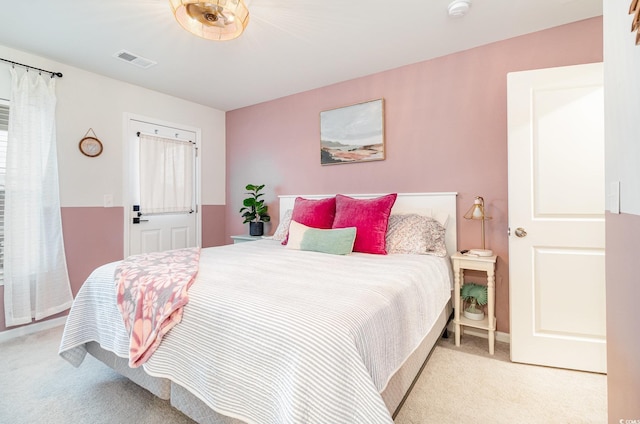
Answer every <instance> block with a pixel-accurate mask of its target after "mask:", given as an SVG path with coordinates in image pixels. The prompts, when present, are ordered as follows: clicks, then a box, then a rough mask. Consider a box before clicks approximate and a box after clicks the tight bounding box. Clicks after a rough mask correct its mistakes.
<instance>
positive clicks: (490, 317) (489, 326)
mask: <svg viewBox="0 0 640 424" xmlns="http://www.w3.org/2000/svg"><path fill="white" fill-rule="evenodd" d="M497 259H498V257H497V256H496V255H493V256H471V255H463V254H461V253H459V252H458V253H455V254H454V255H453V256H451V262H452V263H453V278H454V287H453V292H454V308H455V313H454V318H453V324H454V325H455V331H456V346H460V335H461V333H462V331H463V327H464V326H465V325H466V326H468V327H473V328H479V329H482V330H487V333H488V336H489V354H491V355H493V352H494V346H495V332H496V315H495V314H496V312H495V301H496V260H497ZM465 269H468V270H474V271H484V272H486V273H487V297H488V299H487V314H486V316H485V318H484V319H483V320H482V321H474V320H472V319H468V318H466V317H465V316H464V315H462V314H461V313H460V311H461V310H462V307H463V305H462V301H461V299H460V286H461V284H464V270H465Z"/></svg>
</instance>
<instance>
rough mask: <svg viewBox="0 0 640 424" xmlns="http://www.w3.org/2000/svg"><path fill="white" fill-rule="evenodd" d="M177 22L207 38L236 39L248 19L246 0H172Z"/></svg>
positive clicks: (191, 31)
mask: <svg viewBox="0 0 640 424" xmlns="http://www.w3.org/2000/svg"><path fill="white" fill-rule="evenodd" d="M169 3H171V9H172V10H173V14H174V15H175V17H176V20H177V21H178V23H179V24H180V25H181V26H182V28H184V29H186V30H187V31H189V32H190V33H192V34H195V35H197V36H198V37H202V38H206V39H207V40H216V41H218V40H220V41H222V40H233V39H234V38H237V37H239V36H240V34H242V32H243V31H244V29H245V28H246V27H247V24H248V23H249V10H248V9H247V6H246V5H245V4H244V1H243V0H210V1H199V0H169Z"/></svg>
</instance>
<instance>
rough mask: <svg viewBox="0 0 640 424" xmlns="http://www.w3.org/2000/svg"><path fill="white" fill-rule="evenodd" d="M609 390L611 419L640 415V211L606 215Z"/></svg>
mask: <svg viewBox="0 0 640 424" xmlns="http://www.w3.org/2000/svg"><path fill="white" fill-rule="evenodd" d="M606 238H607V241H606V246H607V255H606V273H607V375H608V378H607V391H608V402H609V404H608V410H609V419H610V422H612V423H613V422H616V423H617V422H619V421H620V422H622V419H625V420H632V419H636V420H638V419H640V401H639V399H640V379H639V378H638V377H639V376H640V361H639V360H638V353H639V352H640V337H639V336H638V327H640V318H638V299H640V282H639V281H638V268H637V264H638V240H640V215H631V214H612V213H607V216H606Z"/></svg>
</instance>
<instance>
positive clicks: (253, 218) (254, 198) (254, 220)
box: [240, 184, 271, 236]
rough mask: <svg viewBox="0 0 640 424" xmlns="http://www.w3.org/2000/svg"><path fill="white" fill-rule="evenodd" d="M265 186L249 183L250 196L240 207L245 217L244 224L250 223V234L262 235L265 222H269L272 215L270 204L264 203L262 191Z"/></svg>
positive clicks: (248, 192)
mask: <svg viewBox="0 0 640 424" xmlns="http://www.w3.org/2000/svg"><path fill="white" fill-rule="evenodd" d="M263 188H264V184H262V185H254V184H247V186H246V187H245V189H246V190H247V193H246V194H248V195H249V197H247V198H246V199H244V200H243V201H242V204H243V205H244V206H243V207H242V208H241V209H240V213H241V214H242V217H243V218H244V221H243V222H242V223H243V224H246V223H247V222H248V223H249V235H252V236H261V235H263V234H264V223H265V222H269V221H270V220H271V217H270V216H269V214H268V213H267V210H268V208H269V207H268V206H267V205H265V204H264V199H261V197H262V196H264V193H261V191H262V189H263Z"/></svg>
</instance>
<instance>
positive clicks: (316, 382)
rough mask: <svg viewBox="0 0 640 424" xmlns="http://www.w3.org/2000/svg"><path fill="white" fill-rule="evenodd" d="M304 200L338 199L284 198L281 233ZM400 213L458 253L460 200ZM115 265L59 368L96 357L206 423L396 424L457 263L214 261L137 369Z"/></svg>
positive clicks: (400, 200) (274, 246)
mask: <svg viewBox="0 0 640 424" xmlns="http://www.w3.org/2000/svg"><path fill="white" fill-rule="evenodd" d="M347 196H348V197H349V198H353V199H377V198H379V197H381V196H382V195H378V194H368V195H347ZM298 197H303V198H305V199H309V201H313V200H316V199H325V198H329V197H331V196H317V195H313V196H281V197H280V205H279V206H280V218H281V222H283V221H284V220H285V218H286V215H287V211H291V210H293V209H294V205H295V202H296V199H297V198H298ZM289 213H290V212H289ZM391 214H392V216H393V215H408V214H411V215H415V214H419V215H428V216H430V217H432V218H433V219H437V220H438V221H439V222H440V223H441V224H442V225H443V226H444V227H445V228H446V232H445V233H444V238H445V240H444V244H445V247H446V251H447V253H449V254H451V253H453V252H455V250H456V194H455V193H418V194H415V193H409V194H398V196H397V199H396V200H395V203H394V204H393V209H392V210H391ZM116 266H117V263H111V264H106V265H104V266H102V267H99V268H98V269H96V270H95V271H94V272H93V273H92V274H91V276H90V277H89V278H88V279H87V281H86V282H85V284H84V285H83V287H82V288H81V290H80V292H79V293H78V295H77V296H76V299H75V301H74V305H73V307H72V309H71V312H70V314H69V317H68V319H67V323H66V325H65V330H64V333H63V338H62V341H61V346H60V355H61V356H62V357H63V358H65V359H66V360H67V361H69V362H70V363H71V364H73V365H75V366H79V365H80V364H81V363H82V361H83V359H84V357H85V355H86V353H89V354H91V355H93V356H94V357H96V358H97V359H99V360H101V361H102V362H104V363H105V364H107V365H108V366H110V367H112V368H113V369H114V370H116V371H117V372H119V373H121V374H122V375H124V376H126V377H128V378H130V379H131V380H132V381H134V382H135V383H137V384H139V385H140V386H142V387H144V388H146V389H147V390H149V391H150V392H152V393H153V394H155V395H156V396H158V397H160V398H163V399H168V400H170V402H171V404H172V405H173V406H174V407H176V408H177V409H178V410H180V411H182V412H183V413H185V414H186V415H187V416H189V417H191V418H192V419H194V420H195V421H196V422H199V423H229V424H230V423H233V424H237V423H260V424H262V423H327V422H331V423H340V422H344V423H355V422H367V423H391V422H392V416H394V413H395V412H397V410H398V409H399V407H400V406H401V404H402V402H403V400H404V399H405V397H406V395H407V393H408V391H409V390H410V387H411V386H412V384H413V382H414V380H415V379H416V378H417V375H418V374H419V371H420V370H421V367H422V366H423V364H424V362H425V361H426V358H427V357H428V355H429V353H430V351H431V350H432V348H433V346H434V345H435V343H436V341H437V339H438V338H439V337H440V335H441V334H442V332H443V331H444V329H445V327H446V324H447V320H448V318H449V316H450V314H451V289H452V281H451V280H452V277H451V268H450V262H449V258H448V256H445V257H439V256H435V255H415V254H395V253H394V254H389V255H373V254H369V253H359V252H355V253H352V254H349V255H331V254H327V253H322V252H319V251H310V250H298V249H294V248H287V247H285V246H283V245H282V244H281V242H280V240H269V239H264V240H260V241H255V242H250V243H241V244H234V245H228V246H221V247H215V248H206V249H202V251H201V256H200V270H199V273H198V276H197V279H196V281H195V283H194V284H193V286H192V287H191V288H190V290H189V298H190V301H189V303H188V304H187V305H186V306H185V307H184V315H183V319H182V322H181V323H180V324H178V325H177V326H175V327H174V328H173V329H172V330H171V331H170V332H169V333H168V334H166V335H165V336H164V338H163V340H162V343H161V344H160V346H159V347H158V349H157V350H156V351H155V353H153V355H152V356H151V357H150V358H149V360H148V361H147V362H146V363H145V364H144V365H143V366H142V367H139V368H130V367H129V366H128V352H129V351H128V349H129V339H128V334H127V331H126V330H125V328H124V324H123V320H122V316H121V315H120V312H119V311H118V309H117V307H116V304H115V290H114V281H113V275H114V271H115V268H116ZM425 277H426V278H425Z"/></svg>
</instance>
